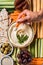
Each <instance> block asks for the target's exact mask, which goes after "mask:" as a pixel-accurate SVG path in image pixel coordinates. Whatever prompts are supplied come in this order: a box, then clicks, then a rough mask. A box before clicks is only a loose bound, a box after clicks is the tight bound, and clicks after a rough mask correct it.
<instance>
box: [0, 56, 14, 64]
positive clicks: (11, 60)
mask: <svg viewBox="0 0 43 65" xmlns="http://www.w3.org/2000/svg"><path fill="white" fill-rule="evenodd" d="M5 58H8V59H9V60H10V62H11V63H12V64H11V65H14V62H13V59H12V58H11V57H10V56H4V57H3V58H2V59H1V62H0V65H2V62H3V60H4V59H5ZM6 65H7V64H6Z"/></svg>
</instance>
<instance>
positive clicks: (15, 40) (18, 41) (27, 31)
mask: <svg viewBox="0 0 43 65" xmlns="http://www.w3.org/2000/svg"><path fill="white" fill-rule="evenodd" d="M8 38H9V41H10V42H11V43H12V44H13V46H14V47H19V48H22V47H26V46H28V45H30V43H31V42H32V41H33V39H34V30H33V28H32V27H31V26H29V25H28V24H25V23H21V24H20V25H19V26H18V27H16V23H13V24H11V26H10V27H9V29H8Z"/></svg>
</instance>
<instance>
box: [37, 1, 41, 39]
mask: <svg viewBox="0 0 43 65" xmlns="http://www.w3.org/2000/svg"><path fill="white" fill-rule="evenodd" d="M40 8H41V2H40V0H37V12H39V11H40ZM37 22H38V21H37ZM37 38H40V22H39V23H37Z"/></svg>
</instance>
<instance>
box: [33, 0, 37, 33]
mask: <svg viewBox="0 0 43 65" xmlns="http://www.w3.org/2000/svg"><path fill="white" fill-rule="evenodd" d="M36 7H37V0H33V11H34V12H36ZM33 29H34V33H35V34H36V22H34V23H33Z"/></svg>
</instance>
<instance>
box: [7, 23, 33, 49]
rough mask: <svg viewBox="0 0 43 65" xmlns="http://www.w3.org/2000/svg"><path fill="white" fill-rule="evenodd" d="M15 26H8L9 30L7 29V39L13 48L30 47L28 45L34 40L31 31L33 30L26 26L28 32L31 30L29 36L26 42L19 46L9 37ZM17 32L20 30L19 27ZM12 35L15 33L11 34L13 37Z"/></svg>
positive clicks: (13, 24)
mask: <svg viewBox="0 0 43 65" xmlns="http://www.w3.org/2000/svg"><path fill="white" fill-rule="evenodd" d="M15 25H16V23H12V24H11V25H10V27H9V29H8V39H9V41H10V42H11V43H12V44H13V46H15V47H19V48H22V47H26V46H28V45H30V43H31V42H32V41H33V39H34V31H33V28H32V27H30V26H29V25H28V28H29V30H31V31H29V34H30V35H29V38H28V41H26V42H24V43H23V44H19V43H17V42H15V40H16V39H14V38H12V36H11V34H12V31H13V29H14V30H15ZM25 25H26V24H25ZM23 26H24V25H23ZM23 26H22V28H23ZM19 30H20V27H19ZM14 33H16V32H15V31H14V32H13V37H14V36H15V35H16V34H14Z"/></svg>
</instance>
